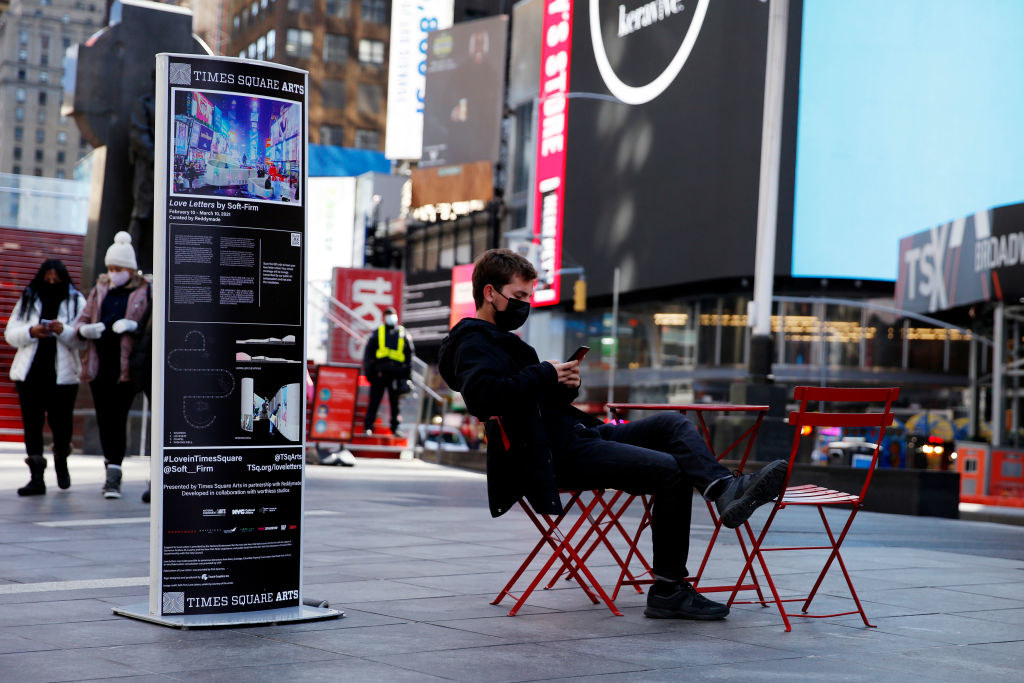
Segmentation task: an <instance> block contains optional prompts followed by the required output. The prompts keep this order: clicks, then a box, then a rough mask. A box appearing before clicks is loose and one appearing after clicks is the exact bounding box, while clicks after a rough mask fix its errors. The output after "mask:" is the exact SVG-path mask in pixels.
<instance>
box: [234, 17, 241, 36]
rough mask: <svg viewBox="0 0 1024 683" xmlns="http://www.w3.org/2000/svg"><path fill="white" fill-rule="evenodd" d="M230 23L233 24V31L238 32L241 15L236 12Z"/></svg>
mask: <svg viewBox="0 0 1024 683" xmlns="http://www.w3.org/2000/svg"><path fill="white" fill-rule="evenodd" d="M232 23H233V24H234V25H235V33H238V29H240V28H242V17H240V16H238V15H237V14H236V15H235V18H234V19H233V20H232Z"/></svg>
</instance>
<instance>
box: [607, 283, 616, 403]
mask: <svg viewBox="0 0 1024 683" xmlns="http://www.w3.org/2000/svg"><path fill="white" fill-rule="evenodd" d="M611 347H612V357H611V359H610V360H609V363H608V401H607V402H608V403H612V402H613V401H614V400H615V366H616V365H617V364H618V362H619V268H618V266H616V268H615V274H614V276H613V277H612V343H611Z"/></svg>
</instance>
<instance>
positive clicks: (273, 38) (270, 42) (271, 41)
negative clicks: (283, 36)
mask: <svg viewBox="0 0 1024 683" xmlns="http://www.w3.org/2000/svg"><path fill="white" fill-rule="evenodd" d="M276 53H277V31H275V30H274V29H270V30H269V31H267V59H273V58H274V55H275V54H276Z"/></svg>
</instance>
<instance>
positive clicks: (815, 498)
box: [729, 387, 900, 631]
mask: <svg viewBox="0 0 1024 683" xmlns="http://www.w3.org/2000/svg"><path fill="white" fill-rule="evenodd" d="M899 393H900V390H899V389H898V388H878V389H875V388H870V389H847V388H838V387H796V389H795V390H794V392H793V398H794V399H795V400H796V401H797V402H798V403H799V410H796V411H794V412H791V413H790V414H789V424H791V425H792V426H793V427H794V428H795V430H796V433H795V434H794V436H793V447H792V450H791V452H790V456H789V470H788V471H787V472H786V484H785V490H784V493H783V495H782V496H780V497H779V499H778V501H776V503H775V505H774V507H773V508H772V510H771V512H770V513H769V515H768V519H767V520H766V521H765V523H764V526H763V527H762V528H761V532H760V534H758V535H757V536H756V537H755V535H754V531H753V529H752V528H751V525H750V523H749V522H744V525H743V528H744V529H745V531H746V534H747V536H748V537H749V539H750V542H751V550H750V554H749V556H748V558H747V561H746V564H745V565H744V568H743V572H742V573H741V574H740V578H739V580H738V581H737V587H736V588H735V589H734V590H733V591H732V595H731V596H730V598H729V604H730V605H733V604H754V603H756V604H760V605H764V606H767V604H768V603H774V604H775V605H776V606H777V607H778V610H779V614H780V615H781V616H782V621H783V623H784V624H785V625H786V630H787V631H790V630H792V627H791V625H790V622H789V617H809V618H826V617H838V616H844V615H847V614H860V617H861V619H862V620H863V621H864V625H865V626H870V627H874V624H872V623H870V622H869V621H868V617H867V614H865V613H864V607H863V606H862V605H861V603H860V598H859V597H858V596H857V591H856V590H855V589H854V587H853V581H852V580H851V579H850V573H849V572H848V571H847V569H846V563H845V562H843V556H842V554H841V553H840V546H842V544H843V541H844V540H846V536H847V534H848V533H849V531H850V527H851V526H852V525H853V520H854V518H855V517H856V516H857V513H858V512H859V511H860V509H861V508H862V507H863V505H864V496H865V495H867V492H868V486H870V484H871V478H872V475H873V474H874V469H875V465H876V464H877V463H878V455H879V451H880V448H881V443H882V438H883V436H884V435H885V429H886V427H888V426H889V425H891V424H892V422H893V413H892V404H893V401H895V400H896V399H897V398H898V397H899ZM812 404H818V405H819V406H821V408H820V409H818V410H812V407H813V406H812ZM835 404H843V405H842V408H843V411H837V410H836V406H835ZM849 404H860V405H861V407H863V405H864V404H871V405H874V406H884V407H883V408H881V410H880V412H879V411H878V410H877V409H876V411H875V412H845V411H846V410H848V409H849V408H848V407H847V406H848V405H849ZM804 427H811V428H815V427H819V428H820V427H843V428H857V429H862V430H873V429H877V430H878V438H877V443H876V444H875V448H874V452H873V454H872V456H871V464H870V466H869V467H868V469H867V471H866V473H865V477H864V484H863V485H862V486H861V488H860V492H859V493H844V492H842V491H835V490H832V489H829V488H825V487H823V486H816V485H813V484H804V485H799V486H790V485H789V481H790V477H791V476H792V474H793V463H794V461H795V459H796V454H797V451H798V449H799V446H800V438H801V435H802V430H803V428H804ZM869 433H870V432H869ZM794 506H814V507H816V508H817V509H818V514H819V515H820V516H821V521H822V524H823V525H824V527H825V533H826V535H827V536H828V541H829V545H821V546H774V547H766V546H765V545H764V541H765V537H766V536H767V535H768V532H769V530H770V529H771V525H772V522H773V521H774V520H775V517H776V516H777V515H778V513H779V512H780V511H782V510H784V509H785V508H787V507H794ZM826 507H831V508H842V509H849V513H850V514H849V517H847V519H846V522H845V523H844V524H843V527H842V530H841V531H840V532H839V535H838V536H837V535H835V534H834V533H833V531H832V527H831V526H830V525H829V521H828V518H827V517H826V516H825V508H826ZM785 550H829V551H830V552H829V555H828V559H827V560H826V561H825V565H824V567H822V570H821V572H820V573H819V574H818V578H817V580H816V581H815V582H814V586H813V587H812V588H811V590H810V592H809V593H808V594H807V596H806V597H800V598H786V599H783V598H781V597H780V596H779V592H778V589H777V588H776V586H775V582H774V580H773V579H772V575H771V573H770V572H769V571H768V565H767V563H766V562H765V553H767V552H770V551H771V552H777V551H785ZM755 559H756V560H757V562H758V565H759V566H760V567H761V570H762V573H763V575H764V579H765V580H766V582H767V583H768V587H769V588H770V589H771V594H772V597H771V598H764V597H763V596H759V598H760V599H758V600H746V601H740V600H736V594H737V592H738V591H739V590H740V589H741V585H740V584H742V582H743V579H744V578H745V577H746V575H747V572H749V571H751V570H752V568H753V562H754V560H755ZM833 561H834V562H836V563H838V564H839V567H840V569H842V572H843V577H844V578H845V579H846V585H847V586H848V587H849V589H850V595H851V597H852V598H853V601H854V604H856V606H857V609H855V610H850V611H847V612H835V613H832V614H808V613H807V610H808V609H809V608H810V605H811V601H812V600H814V597H815V595H817V592H818V589H819V588H820V587H821V583H822V581H823V580H824V579H825V575H826V574H827V573H828V570H829V569H830V568H831V567H832V563H833ZM801 601H802V602H803V606H802V607H801V610H800V612H801V613H799V614H795V613H790V612H787V611H786V608H785V607H784V605H783V603H786V602H801Z"/></svg>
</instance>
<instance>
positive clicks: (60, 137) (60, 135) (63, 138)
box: [57, 130, 68, 145]
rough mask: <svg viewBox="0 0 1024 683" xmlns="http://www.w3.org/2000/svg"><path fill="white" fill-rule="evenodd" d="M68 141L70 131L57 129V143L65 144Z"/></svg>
mask: <svg viewBox="0 0 1024 683" xmlns="http://www.w3.org/2000/svg"><path fill="white" fill-rule="evenodd" d="M67 141H68V132H67V131H66V130H59V131H57V143H58V144H61V145H63V144H67Z"/></svg>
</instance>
